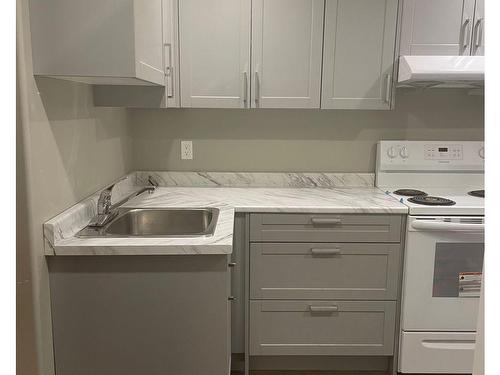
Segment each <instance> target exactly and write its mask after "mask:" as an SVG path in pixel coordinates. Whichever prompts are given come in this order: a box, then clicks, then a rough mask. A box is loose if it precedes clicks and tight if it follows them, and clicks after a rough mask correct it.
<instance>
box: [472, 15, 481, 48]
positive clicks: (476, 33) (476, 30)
mask: <svg viewBox="0 0 500 375" xmlns="http://www.w3.org/2000/svg"><path fill="white" fill-rule="evenodd" d="M482 24H483V19H482V18H479V19H478V20H477V21H476V24H475V25H474V40H475V42H474V46H475V47H476V48H478V47H480V46H481V40H482V36H483V27H482ZM480 27H481V29H479V28H480ZM479 30H481V32H479Z"/></svg>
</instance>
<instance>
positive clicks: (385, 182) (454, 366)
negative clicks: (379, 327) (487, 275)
mask: <svg viewBox="0 0 500 375" xmlns="http://www.w3.org/2000/svg"><path fill="white" fill-rule="evenodd" d="M376 185H377V186H378V187H379V188H380V189H382V190H384V191H385V192H386V193H387V194H389V195H391V196H392V197H394V199H397V200H399V201H400V202H402V203H403V204H405V205H407V206H408V208H409V216H408V220H407V228H406V246H405V256H404V259H405V260H404V271H403V293H402V314H401V337H400V338H401V340H400V358H399V365H398V367H399V372H401V373H414V374H424V373H432V374H437V373H450V374H451V373H454V374H457V373H471V372H472V363H473V356H474V346H475V330H476V320H477V311H478V300H479V292H480V289H481V281H482V268H483V254H484V146H483V143H482V142H433V141H432V142H431V141H429V142H425V141H424V142H422V141H380V142H379V144H378V149H377V168H376Z"/></svg>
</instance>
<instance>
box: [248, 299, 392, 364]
mask: <svg viewBox="0 0 500 375" xmlns="http://www.w3.org/2000/svg"><path fill="white" fill-rule="evenodd" d="M395 312H396V303H395V302H389V301H381V302H371V301H370V302H365V301H251V302H250V326H251V327H252V329H251V331H250V355H358V356H363V355H392V354H393V345H394V323H395Z"/></svg>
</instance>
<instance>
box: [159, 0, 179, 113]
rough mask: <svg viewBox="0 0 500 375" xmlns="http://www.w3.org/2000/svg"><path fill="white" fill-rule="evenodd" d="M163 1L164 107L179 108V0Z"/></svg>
mask: <svg viewBox="0 0 500 375" xmlns="http://www.w3.org/2000/svg"><path fill="white" fill-rule="evenodd" d="M162 1H163V5H162V7H163V65H164V70H165V100H166V105H165V106H166V107H170V108H172V107H174V108H175V107H180V105H181V96H180V79H179V17H178V16H177V15H178V14H179V0H162Z"/></svg>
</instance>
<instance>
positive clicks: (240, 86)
mask: <svg viewBox="0 0 500 375" xmlns="http://www.w3.org/2000/svg"><path fill="white" fill-rule="evenodd" d="M250 16H251V3H250V0H182V1H180V2H179V29H180V30H179V33H180V68H181V72H180V73H181V76H180V80H181V106H182V107H198V108H244V107H247V106H248V104H249V100H248V99H249V93H250V84H249V75H250V71H249V69H250V19H251V18H250Z"/></svg>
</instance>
